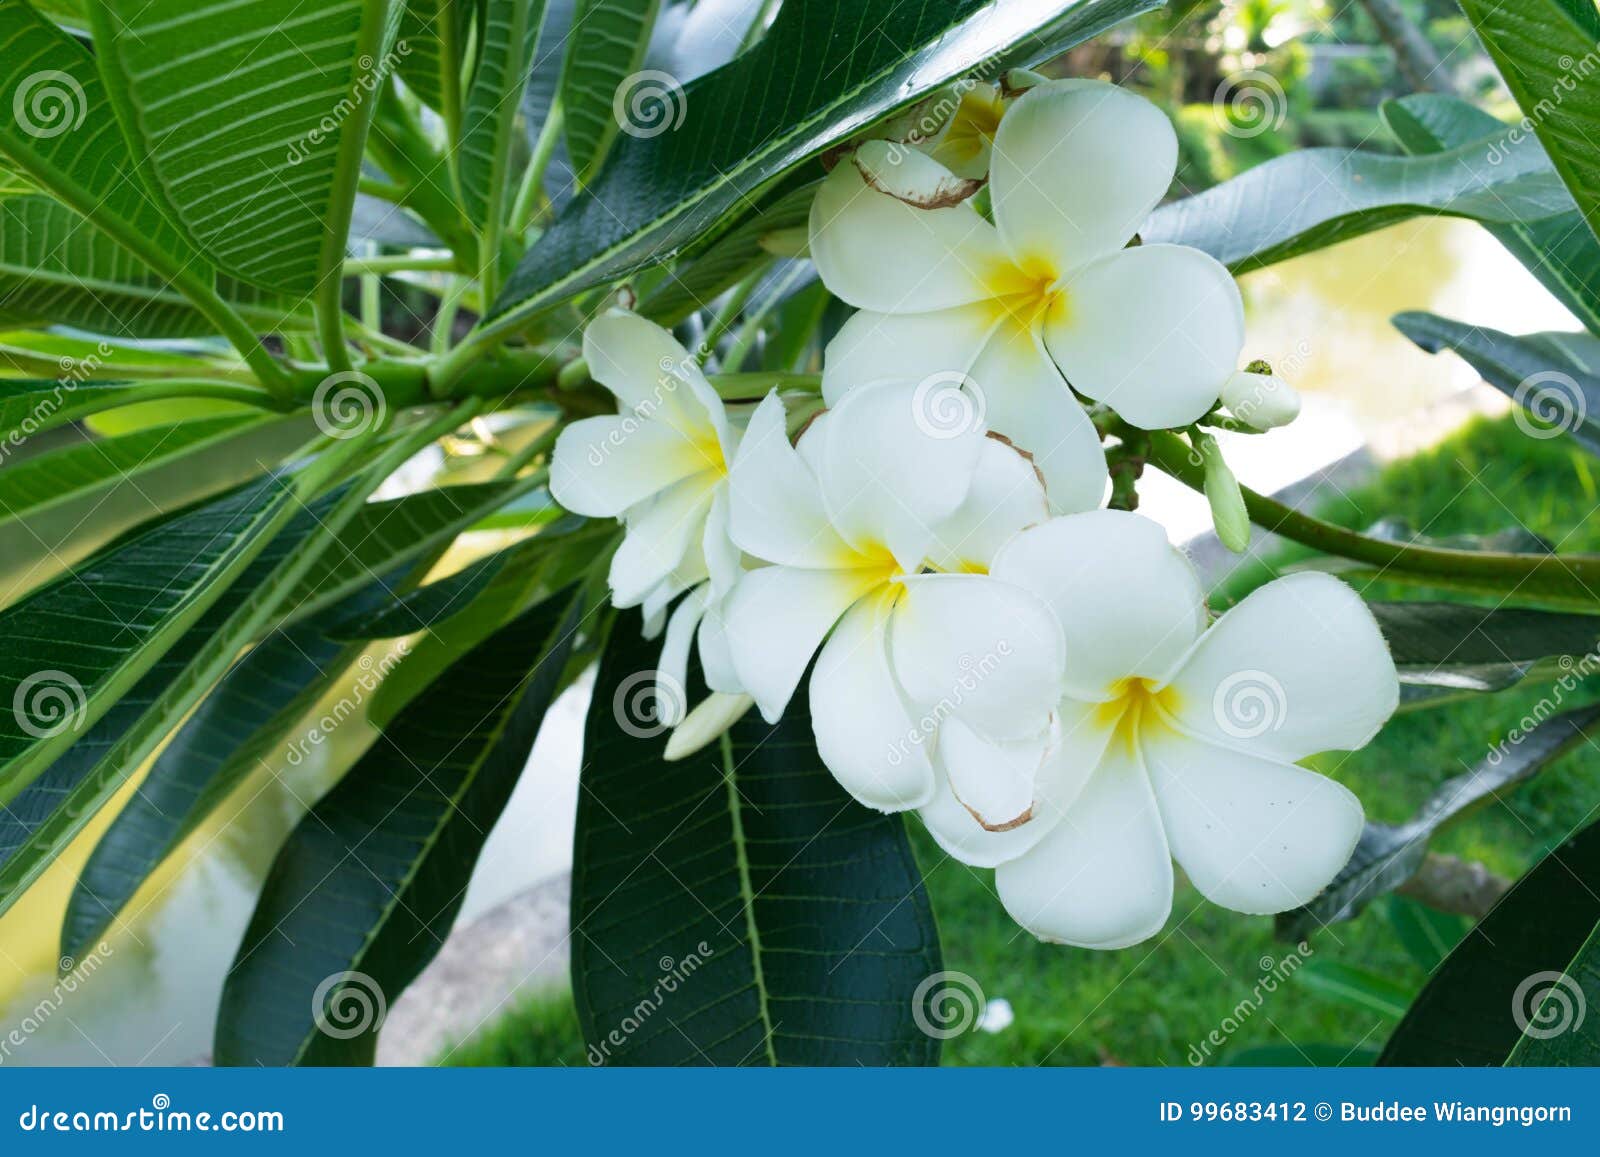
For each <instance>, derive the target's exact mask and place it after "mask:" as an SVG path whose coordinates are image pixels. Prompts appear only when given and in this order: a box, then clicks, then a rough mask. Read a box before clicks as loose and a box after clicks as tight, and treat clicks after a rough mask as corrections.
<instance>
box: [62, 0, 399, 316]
mask: <svg viewBox="0 0 1600 1157" xmlns="http://www.w3.org/2000/svg"><path fill="white" fill-rule="evenodd" d="M398 16H399V9H398V8H397V7H396V6H394V5H392V4H390V3H388V2H387V0H339V2H337V3H331V4H318V5H315V6H309V7H308V6H307V5H305V4H302V3H300V2H299V0H252V2H251V3H249V4H236V3H227V2H226V0H213V2H210V3H198V4H197V3H195V2H194V0H105V2H104V3H99V4H93V5H90V9H89V17H90V23H91V24H92V26H93V29H94V43H95V50H96V53H97V56H98V60H99V64H100V70H101V75H102V77H103V78H104V80H105V91H106V93H107V95H108V97H109V98H110V102H111V105H112V108H114V109H115V111H116V117H117V121H118V122H119V123H120V124H121V126H122V130H123V132H124V133H125V134H126V136H127V138H128V140H129V141H131V142H133V147H134V149H135V150H136V152H137V154H138V156H139V157H140V160H141V165H140V176H141V177H142V178H143V181H144V187H145V190H146V191H147V193H148V195H149V196H150V197H151V198H153V200H154V201H155V203H156V204H159V205H160V206H161V207H162V208H163V209H164V210H165V211H166V213H167V214H168V215H169V216H170V217H171V218H172V219H173V220H174V221H177V222H179V223H180V224H181V225H182V226H183V228H184V230H185V233H186V235H187V236H188V237H190V238H192V239H193V241H194V242H195V244H197V245H198V246H199V247H200V248H201V249H202V250H204V251H205V253H206V254H207V255H208V256H209V257H210V258H211V259H212V260H213V261H214V262H215V263H216V264H217V265H218V267H220V268H222V269H225V270H227V271H228V272H230V273H232V274H234V275H236V276H238V277H240V278H242V279H244V280H245V281H248V282H251V283H252V284H255V285H261V286H265V287H266V288H269V289H274V290H280V291H283V292H288V293H295V294H304V295H309V294H310V293H312V292H313V291H314V290H315V289H316V287H317V285H318V283H319V278H320V275H321V273H322V272H324V271H325V270H327V269H328V268H331V267H332V266H333V265H334V264H335V263H336V262H337V261H338V260H340V259H342V257H343V253H344V238H345V233H346V231H347V229H348V227H349V223H350V211H351V205H352V202H353V201H354V198H355V172H354V166H355V164H357V163H358V162H359V160H360V155H361V152H360V148H361V141H362V139H363V138H364V136H365V130H366V125H367V123H368V120H369V119H370V116H371V109H372V105H373V104H375V103H376V100H377V95H378V92H379V90H380V89H381V86H382V84H383V82H384V78H385V76H386V75H387V73H388V72H389V71H391V70H392V68H393V64H394V62H393V61H392V60H390V59H388V58H387V56H386V54H387V53H388V51H389V45H390V43H391V41H392V38H393V33H394V32H395V30H396V28H397V26H398ZM351 138H354V143H353V145H352V144H351ZM352 154H353V155H352Z"/></svg>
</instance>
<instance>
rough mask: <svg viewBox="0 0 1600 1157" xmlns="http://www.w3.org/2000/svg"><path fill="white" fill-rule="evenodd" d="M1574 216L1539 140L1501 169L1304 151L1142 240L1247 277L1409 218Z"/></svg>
mask: <svg viewBox="0 0 1600 1157" xmlns="http://www.w3.org/2000/svg"><path fill="white" fill-rule="evenodd" d="M1571 211H1572V198H1571V197H1569V196H1568V195H1567V191H1566V190H1565V189H1564V188H1563V187H1562V185H1561V181H1560V178H1558V177H1557V176H1556V175H1555V173H1554V171H1553V170H1552V169H1551V168H1550V162H1549V161H1548V160H1547V159H1546V158H1545V156H1544V153H1543V152H1542V151H1541V150H1540V149H1539V147H1538V142H1537V141H1524V142H1523V143H1522V144H1521V145H1518V146H1513V147H1512V148H1510V149H1508V150H1506V153H1505V155H1504V157H1502V158H1501V159H1500V161H1499V163H1495V162H1493V161H1491V160H1490V159H1489V157H1488V156H1487V155H1486V153H1485V151H1484V149H1483V148H1482V147H1480V146H1479V145H1476V144H1472V145H1464V146H1462V147H1461V148H1457V149H1451V150H1449V151H1448V152H1443V153H1435V154H1433V155H1431V156H1421V157H1393V156H1387V155H1384V154H1380V153H1362V152H1355V151H1349V150H1345V149H1298V150H1296V151H1295V152H1292V153H1289V154H1288V155H1286V156H1282V157H1276V158H1274V159H1273V160H1270V161H1267V162H1265V163H1263V164H1260V165H1257V166H1255V168H1253V169H1249V170H1247V171H1245V172H1244V173H1241V174H1240V175H1239V176H1237V177H1234V178H1233V179H1232V180H1229V181H1224V182H1223V183H1222V184H1220V185H1216V186H1213V187H1212V188H1210V189H1207V190H1206V191H1205V192H1203V193H1199V194H1197V195H1196V196H1193V197H1185V198H1184V199H1183V200H1181V201H1173V202H1170V203H1168V204H1166V205H1163V206H1161V207H1160V208H1158V209H1157V210H1156V211H1155V212H1154V213H1152V214H1151V216H1150V220H1149V222H1148V223H1147V224H1146V225H1145V227H1144V228H1143V229H1141V230H1140V236H1141V237H1143V239H1144V240H1145V241H1146V242H1175V243H1177V244H1180V245H1192V246H1194V247H1195V248H1196V249H1202V250H1204V251H1205V252H1207V253H1209V254H1211V256H1213V257H1215V258H1216V259H1217V260H1218V261H1221V262H1222V263H1223V264H1224V265H1226V266H1228V268H1230V269H1232V270H1233V271H1234V272H1235V273H1243V272H1246V271H1248V270H1251V269H1259V268H1261V267H1262V266H1264V265H1271V264H1273V263H1274V262H1277V261H1284V260H1287V259H1288V258H1290V257H1295V256H1297V255H1299V254H1301V253H1309V252H1311V251H1312V250H1315V249H1324V248H1326V247H1328V246H1329V245H1336V244H1338V243H1339V242H1341V241H1348V240H1350V239H1351V238H1353V237H1360V236H1361V235H1363V234H1365V233H1371V232H1372V231H1374V230H1376V229H1382V228H1384V227H1385V226H1388V225H1393V224H1395V223H1396V222H1397V221H1404V220H1406V219H1407V218H1410V217H1416V216H1421V215H1427V216H1435V215H1438V214H1444V215H1447V216H1452V217H1468V218H1471V219H1473V220H1475V221H1495V222H1511V221H1530V220H1536V219H1538V218H1542V217H1552V216H1556V215H1558V214H1561V213H1569V212H1571Z"/></svg>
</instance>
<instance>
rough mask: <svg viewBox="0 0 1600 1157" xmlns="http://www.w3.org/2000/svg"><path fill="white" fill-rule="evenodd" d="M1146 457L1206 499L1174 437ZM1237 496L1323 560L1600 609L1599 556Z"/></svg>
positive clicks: (1274, 529) (1185, 449) (1153, 440)
mask: <svg viewBox="0 0 1600 1157" xmlns="http://www.w3.org/2000/svg"><path fill="white" fill-rule="evenodd" d="M1149 455H1150V461H1151V462H1152V463H1154V464H1155V465H1156V466H1159V467H1160V468H1161V469H1162V470H1164V471H1166V472H1167V473H1168V474H1170V475H1172V477H1174V478H1176V479H1177V480H1178V481H1179V482H1182V483H1183V484H1184V485H1185V486H1188V487H1189V488H1190V489H1192V490H1197V491H1200V492H1201V493H1202V494H1203V493H1205V466H1204V464H1203V463H1202V462H1200V461H1198V460H1197V459H1198V455H1197V454H1195V452H1194V451H1193V450H1192V449H1191V448H1190V446H1189V445H1188V444H1187V443H1186V442H1184V441H1183V440H1182V439H1181V438H1179V437H1177V435H1175V434H1170V433H1167V432H1165V431H1157V432H1153V433H1151V435H1150V450H1149ZM1191 455H1193V457H1191ZM1240 490H1241V492H1242V493H1243V494H1244V504H1245V509H1246V510H1247V511H1248V512H1249V514H1250V520H1251V521H1252V522H1254V523H1255V524H1256V525H1257V526H1259V527H1261V528H1262V529H1263V530H1266V531H1269V532H1271V533H1273V534H1278V535H1282V536H1283V537H1284V538H1288V539H1292V540H1293V541H1295V542H1298V543H1301V544H1302V545H1304V546H1309V547H1313V548H1315V549H1317V550H1320V551H1323V552H1325V553H1327V554H1335V555H1338V556H1340V557H1341V558H1349V559H1354V560H1356V561H1357V562H1363V563H1366V564H1368V565H1369V566H1372V567H1374V568H1376V569H1378V570H1379V571H1382V572H1384V574H1385V576H1386V577H1393V578H1405V579H1409V580H1411V581H1413V582H1415V581H1417V580H1420V579H1429V578H1435V579H1438V580H1439V581H1440V582H1442V583H1449V582H1451V581H1452V580H1457V581H1459V580H1463V579H1466V580H1471V581H1473V582H1476V583H1479V584H1482V585H1484V586H1486V587H1490V588H1492V589H1495V590H1498V591H1500V592H1502V593H1504V594H1506V595H1507V596H1508V597H1514V596H1522V597H1526V598H1530V599H1532V598H1537V597H1539V596H1549V597H1552V598H1557V599H1561V600H1564V601H1568V602H1580V603H1587V604H1591V605H1592V604H1594V603H1600V555H1592V554H1566V555H1555V554H1504V553H1500V552H1495V551H1476V550H1451V549H1447V548H1443V547H1431V546H1418V545H1415V544H1412V543H1401V542H1389V541H1387V540H1385V539H1381V538H1371V537H1369V536H1367V535H1364V534H1357V533H1356V532H1355V531H1353V530H1346V529H1345V528H1344V527H1342V526H1335V525H1334V524H1333V523H1331V522H1324V521H1322V520H1321V519H1320V518H1313V517H1312V516H1311V515H1309V514H1302V513H1301V512H1300V511H1298V510H1294V509H1292V508H1290V507H1288V506H1285V505H1284V504H1283V503H1281V502H1277V501H1275V500H1274V499H1271V498H1268V497H1266V496H1265V495H1262V494H1257V493H1256V492H1255V491H1254V490H1251V489H1249V488H1248V487H1243V486H1241V487H1240Z"/></svg>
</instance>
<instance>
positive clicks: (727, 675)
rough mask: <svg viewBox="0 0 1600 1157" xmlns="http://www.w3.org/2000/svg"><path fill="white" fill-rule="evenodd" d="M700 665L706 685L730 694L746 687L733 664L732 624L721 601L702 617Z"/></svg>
mask: <svg viewBox="0 0 1600 1157" xmlns="http://www.w3.org/2000/svg"><path fill="white" fill-rule="evenodd" d="M699 642H700V667H701V670H702V673H703V674H704V675H705V677H706V686H707V687H709V688H711V689H712V690H713V691H719V692H722V693H723V694H726V695H734V694H739V693H742V692H743V691H744V684H742V683H740V682H739V672H738V671H737V670H735V669H734V666H733V652H732V651H731V650H730V649H729V647H728V626H727V622H726V621H725V619H724V618H723V603H722V602H721V601H717V602H714V603H712V604H711V606H710V607H708V608H707V609H706V615H705V618H703V619H701V620H700V635H699Z"/></svg>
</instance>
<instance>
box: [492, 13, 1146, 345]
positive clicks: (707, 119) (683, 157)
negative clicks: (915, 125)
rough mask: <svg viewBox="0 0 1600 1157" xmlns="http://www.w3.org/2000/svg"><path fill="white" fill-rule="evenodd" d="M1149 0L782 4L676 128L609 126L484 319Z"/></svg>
mask: <svg viewBox="0 0 1600 1157" xmlns="http://www.w3.org/2000/svg"><path fill="white" fill-rule="evenodd" d="M1155 3H1156V0H1047V2H1045V3H1043V4H1039V5H1005V4H1002V5H994V4H990V3H987V2H986V0H952V2H951V3H949V4H943V5H938V6H934V5H923V4H919V5H908V4H901V5H892V6H889V7H886V8H882V9H878V8H873V7H871V6H864V5H862V4H861V3H859V0H812V2H810V3H805V4H785V5H784V6H783V7H782V8H781V9H780V10H779V12H778V16H777V19H776V21H775V22H774V24H773V26H772V27H771V29H770V30H768V32H767V34H766V36H764V37H763V38H762V40H761V42H760V43H759V44H757V45H756V46H755V47H754V48H752V49H751V50H750V51H749V52H746V53H744V54H743V55H742V56H740V57H738V58H737V59H736V60H734V61H733V62H732V63H730V64H728V65H726V66H725V67H723V68H719V69H717V70H716V71H715V72H711V73H709V74H707V75H706V76H703V77H701V78H699V79H698V80H695V81H693V82H691V83H689V84H687V85H685V86H684V88H683V91H682V94H681V101H680V104H681V107H682V108H683V109H684V116H683V123H682V124H681V125H680V126H679V127H678V128H677V129H676V130H674V131H669V132H664V133H660V134H657V135H655V136H650V137H644V136H640V137H632V136H629V137H626V138H625V139H624V138H619V140H618V142H617V144H616V146H615V147H614V148H613V150H612V154H611V158H610V161H609V163H608V164H607V165H606V168H605V170H604V172H603V173H601V174H600V175H599V176H598V177H597V178H596V179H595V180H594V181H593V182H592V183H591V185H590V187H589V192H588V193H587V194H586V195H584V196H581V197H578V198H576V199H575V200H574V201H573V202H572V203H571V204H570V205H568V206H567V208H566V209H565V210H564V211H563V212H562V214H561V216H560V217H559V218H558V219H557V221H556V222H555V223H554V224H553V225H552V226H551V227H550V229H549V230H548V231H547V232H546V233H545V234H544V236H542V237H541V238H540V239H539V241H538V243H537V244H536V245H535V246H534V247H533V248H532V249H531V250H529V252H528V253H527V255H526V256H524V258H523V259H522V262H521V263H520V264H519V265H518V267H517V270H516V272H515V274H513V276H512V278H511V280H510V281H509V282H508V284H507V285H506V287H505V289H504V290H503V291H502V293H501V294H500V297H499V299H498V300H497V301H496V302H495V305H494V307H493V309H492V310H491V315H492V316H491V327H492V328H496V329H510V328H512V327H514V326H515V325H516V324H517V322H518V320H519V319H520V318H523V317H525V316H527V315H528V314H530V313H533V312H535V311H537V310H540V309H542V308H545V307H546V306H549V305H552V304H554V303H556V302H558V301H561V300H563V299H565V298H568V297H571V296H572V295H574V294H576V293H579V292H582V291H583V290H585V289H588V288H591V287H593V286H596V285H600V284H603V283H605V282H607V281H610V280H612V279H614V278H616V277H619V276H622V275H623V274H626V273H629V272H631V271H633V270H635V269H639V268H642V267H644V266H646V265H650V264H653V263H655V262H659V261H661V260H663V259H665V258H667V257H670V256H672V255H673V254H674V253H676V252H678V251H680V250H682V249H683V248H684V247H685V246H687V245H688V244H689V243H690V242H691V241H693V240H695V239H696V238H699V237H700V236H702V235H703V234H705V233H706V232H707V231H708V230H710V229H712V227H713V226H714V225H715V224H716V223H717V222H718V221H720V220H721V219H722V218H723V217H724V216H725V215H726V214H728V213H729V212H730V211H733V210H735V209H737V208H738V207H739V206H741V205H742V204H745V203H746V202H747V201H748V200H749V198H751V197H754V196H756V195H758V194H759V193H760V191H761V190H762V189H764V188H766V187H767V186H768V185H769V184H770V183H771V182H772V181H774V180H775V179H776V178H778V177H780V176H782V175H783V174H784V173H785V172H787V171H788V170H790V169H791V168H793V167H794V166H795V165H798V164H799V163H800V162H801V161H803V160H805V159H806V158H807V157H810V156H812V155H814V154H816V153H819V152H821V151H822V150H823V149H826V148H827V147H828V146H830V145H833V144H836V143H838V142H839V141H841V140H843V139H845V138H846V137H848V136H850V135H851V134H853V133H855V132H857V131H859V130H860V129H862V128H864V127H866V126H867V125H869V124H871V123H872V122H874V121H876V120H879V119H881V118H882V117H885V116H887V115H888V114H889V113H891V112H893V111H894V110H895V109H897V108H901V107H903V106H905V105H907V104H910V103H911V102H913V101H915V100H916V99H917V98H918V97H921V96H923V95H925V94H926V93H928V92H931V91H933V90H934V89H936V88H938V87H939V86H941V85H943V84H945V83H947V82H949V81H950V80H951V79H953V78H955V77H957V76H959V75H961V74H962V73H963V72H965V71H966V70H967V69H970V68H972V67H974V66H975V65H977V64H979V63H980V62H983V63H984V65H985V67H986V69H988V68H994V67H1000V66H1004V65H1006V64H1008V63H1017V64H1022V63H1031V62H1033V61H1034V60H1035V59H1037V58H1038V57H1039V56H1042V55H1044V54H1045V53H1046V52H1047V51H1048V52H1052V53H1054V52H1061V51H1065V50H1066V49H1067V48H1070V47H1071V46H1072V45H1073V44H1076V43H1079V42H1081V41H1083V40H1087V39H1088V38H1089V37H1091V36H1094V35H1096V34H1098V33H1100V32H1103V31H1104V30H1105V29H1107V28H1109V27H1111V26H1112V25H1114V24H1117V23H1119V22H1120V21H1122V20H1126V19H1128V18H1129V17H1131V16H1134V15H1137V14H1138V13H1140V12H1143V11H1146V10H1148V9H1150V8H1152V7H1154V6H1155ZM840 45H848V46H849V48H850V51H849V52H848V53H846V54H844V55H842V56H841V55H840V54H839V52H838V46H840Z"/></svg>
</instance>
